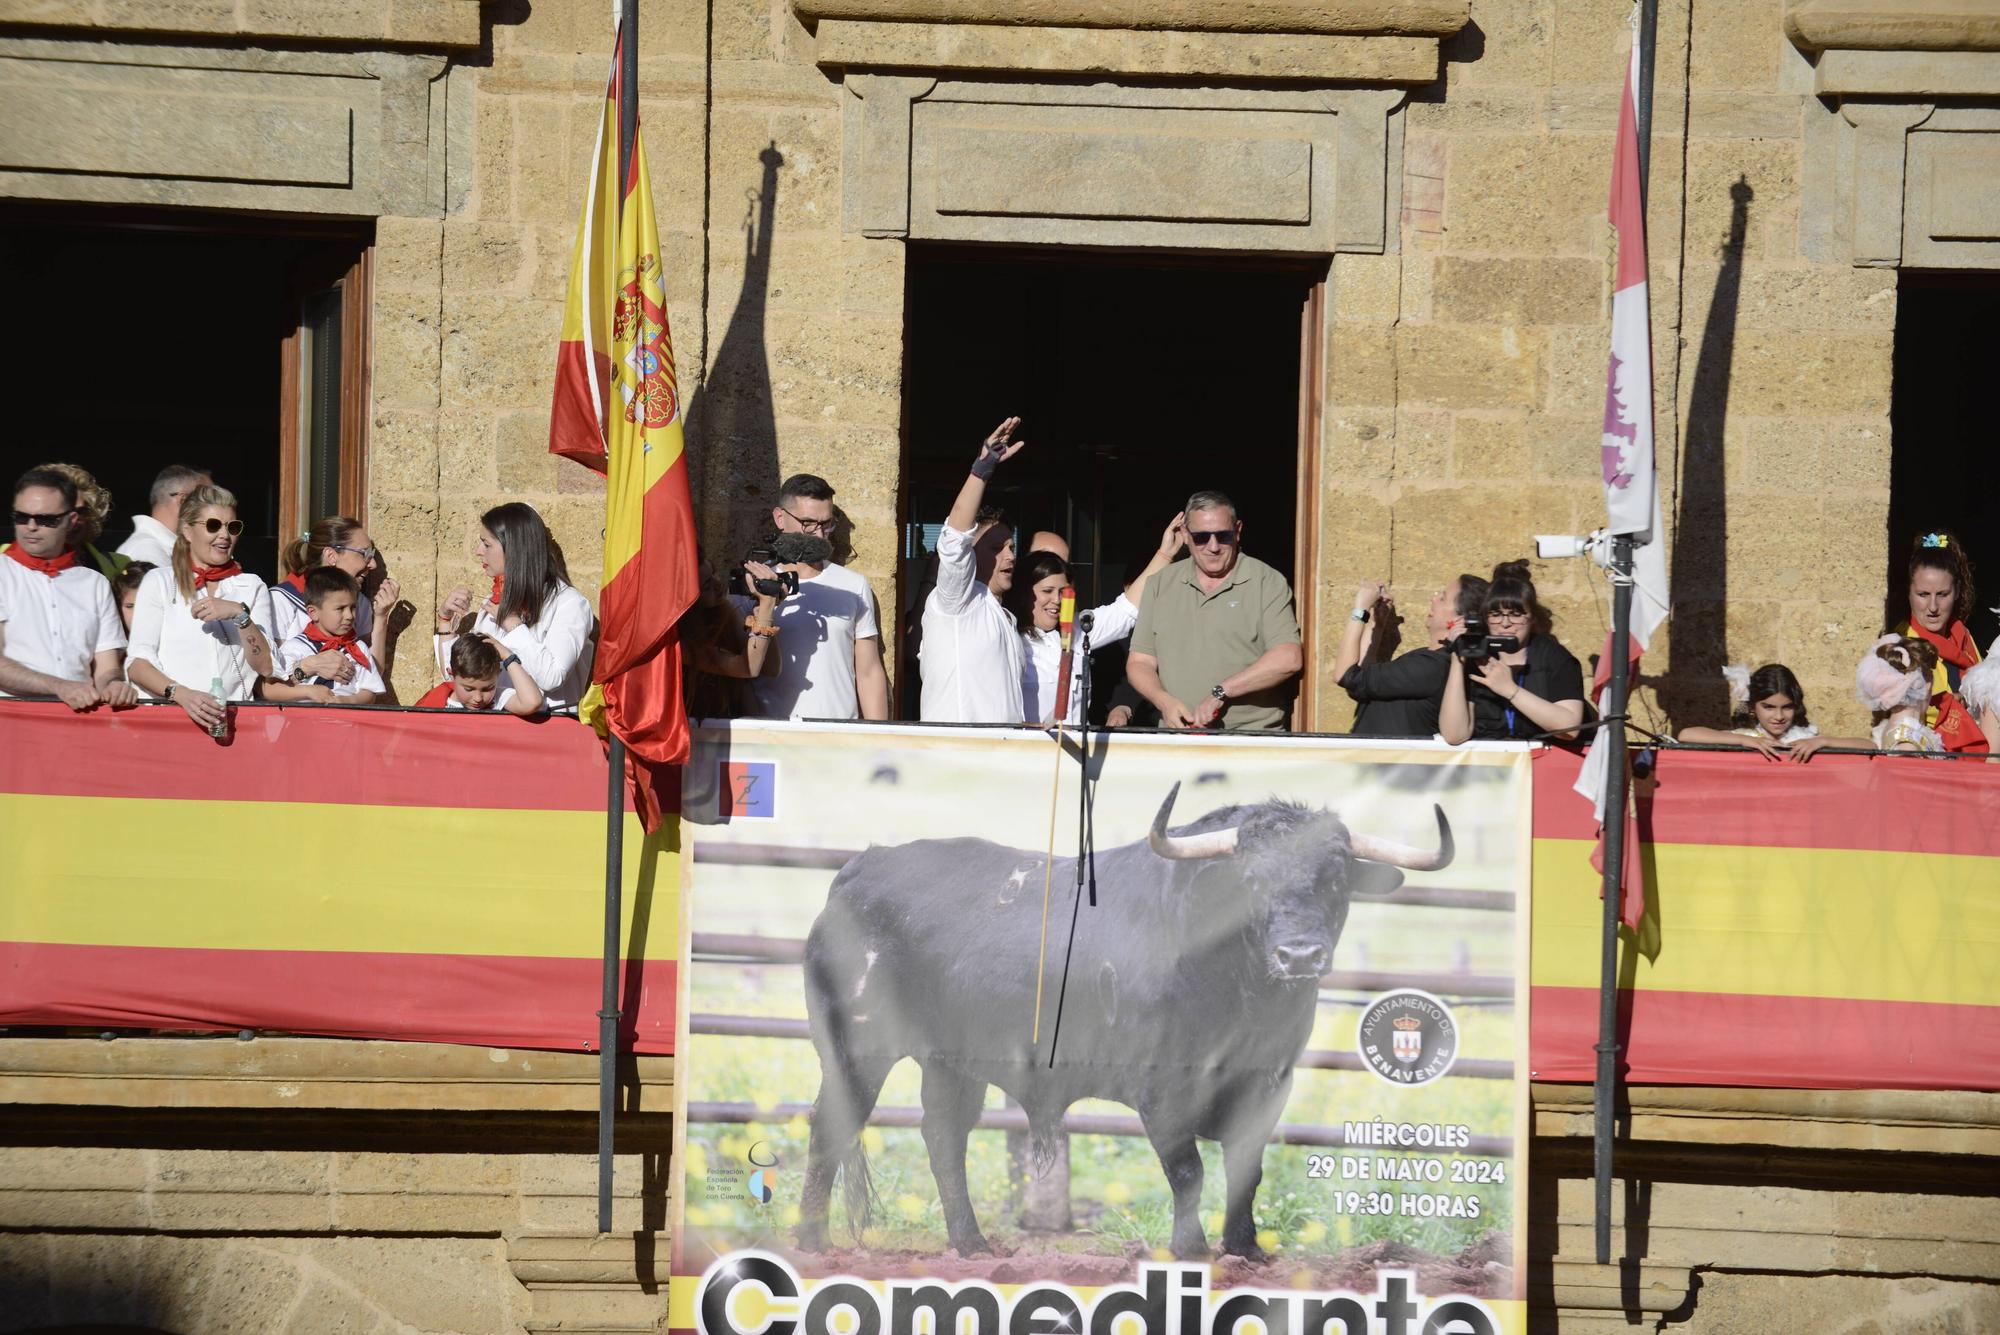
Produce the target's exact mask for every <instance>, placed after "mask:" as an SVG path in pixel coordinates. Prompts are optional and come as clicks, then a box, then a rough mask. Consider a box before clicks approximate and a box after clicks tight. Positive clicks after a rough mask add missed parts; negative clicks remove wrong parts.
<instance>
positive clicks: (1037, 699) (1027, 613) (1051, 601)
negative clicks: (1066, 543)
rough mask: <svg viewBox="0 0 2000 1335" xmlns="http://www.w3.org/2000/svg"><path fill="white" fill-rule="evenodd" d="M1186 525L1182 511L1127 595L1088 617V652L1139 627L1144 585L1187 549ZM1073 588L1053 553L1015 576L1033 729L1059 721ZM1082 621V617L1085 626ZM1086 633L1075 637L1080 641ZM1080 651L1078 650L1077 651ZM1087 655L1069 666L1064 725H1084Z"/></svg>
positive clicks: (1033, 558)
mask: <svg viewBox="0 0 2000 1335" xmlns="http://www.w3.org/2000/svg"><path fill="white" fill-rule="evenodd" d="M1186 525H1187V520H1186V518H1185V516H1183V515H1182V514H1180V513H1179V512H1178V511H1176V512H1175V514H1174V517H1173V520H1172V521H1171V522H1170V523H1169V524H1168V525H1167V527H1166V530H1165V531H1164V532H1162V533H1161V534H1160V547H1159V550H1158V551H1156V552H1154V553H1153V559H1152V560H1151V561H1149V562H1147V563H1146V568H1145V569H1144V570H1141V571H1140V572H1139V574H1138V577H1137V578H1135V579H1134V580H1133V581H1132V582H1131V583H1130V584H1128V585H1126V586H1125V591H1124V592H1123V593H1121V594H1119V595H1118V596H1117V597H1116V598H1114V599H1112V600H1111V601H1110V602H1108V603H1106V604H1105V605H1104V606H1102V607H1100V608H1097V609H1095V610H1094V611H1092V612H1091V614H1090V622H1091V624H1090V647H1091V649H1092V650H1093V651H1095V650H1097V649H1101V648H1103V647H1104V646H1105V645H1107V644H1115V643H1117V642H1118V641H1119V640H1122V639H1124V638H1125V637H1126V636H1128V635H1130V634H1131V633H1132V627H1134V626H1136V625H1138V624H1139V602H1140V600H1141V599H1142V598H1144V597H1145V596H1146V581H1147V580H1149V579H1151V578H1152V577H1153V576H1154V575H1157V574H1158V573H1159V572H1160V571H1162V570H1164V569H1166V566H1167V563H1168V562H1169V561H1171V560H1173V559H1174V557H1175V556H1176V555H1178V554H1179V552H1180V550H1181V548H1182V546H1184V545H1185V544H1186V541H1187V539H1186V537H1185V536H1184V534H1183V530H1184V529H1185V528H1186ZM1068 583H1069V567H1068V565H1066V564H1064V562H1063V559H1062V558H1061V557H1059V556H1057V555H1056V554H1055V553H1054V552H1030V553H1028V556H1027V559H1026V560H1024V561H1022V562H1021V564H1020V566H1019V567H1018V568H1017V569H1016V570H1015V573H1014V588H1013V590H1011V591H1010V593H1011V595H1012V596H1011V597H1010V599H1009V607H1010V610H1012V611H1013V613H1014V618H1015V620H1016V621H1017V622H1018V623H1019V624H1020V627H1021V705H1022V716H1023V717H1024V718H1026V719H1027V720H1028V722H1029V723H1031V724H1042V725H1048V724H1051V723H1054V722H1055V714H1056V686H1057V679H1058V678H1059V677H1060V676H1061V675H1062V632H1061V626H1060V615H1061V611H1062V590H1063V586H1064V585H1065V584H1068ZM1081 619H1082V618H1081V617H1079V618H1078V620H1079V621H1081ZM1082 633H1083V632H1082V631H1081V630H1080V629H1079V630H1078V631H1077V632H1076V638H1077V639H1078V640H1079V641H1080V640H1081V637H1082ZM1079 647H1080V646H1079ZM1082 677H1083V656H1082V654H1080V653H1079V654H1077V655H1075V656H1074V657H1073V659H1072V660H1071V663H1070V684H1069V711H1068V715H1067V717H1066V718H1065V719H1064V722H1065V723H1066V724H1068V725H1070V726H1075V725H1077V724H1080V723H1082V722H1083V712H1082V710H1083V691H1082V688H1081V687H1080V685H1079V684H1078V683H1079V682H1080V681H1081V680H1082Z"/></svg>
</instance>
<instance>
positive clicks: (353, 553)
mask: <svg viewBox="0 0 2000 1335" xmlns="http://www.w3.org/2000/svg"><path fill="white" fill-rule="evenodd" d="M281 559H282V560H283V561H284V565H285V577H284V578H283V579H281V580H279V581H278V582H277V583H276V584H273V585H272V586H271V615H272V617H273V618H275V620H276V622H277V625H276V627H275V633H274V635H273V637H272V640H273V643H276V644H284V643H286V642H287V641H289V640H290V639H291V638H292V637H293V636H294V635H297V634H298V633H299V632H300V631H302V630H304V629H305V624H306V621H307V617H306V576H307V575H310V574H311V573H312V572H313V570H314V568H315V567H318V566H334V567H336V568H337V569H340V570H344V571H346V572H347V573H348V574H350V575H352V576H354V578H355V581H356V582H357V583H359V584H360V585H361V587H362V592H363V595H364V596H363V597H362V599H361V604H360V606H358V607H357V608H355V616H354V633H355V634H356V635H358V636H360V637H361V638H362V639H363V640H364V641H366V642H367V645H368V655H369V657H371V658H373V659H374V660H375V665H376V667H377V669H378V670H380V672H381V673H382V676H383V679H384V680H387V679H388V676H389V613H390V611H391V610H392V609H393V608H394V607H395V606H396V599H397V598H398V597H400V596H401V594H402V589H401V588H400V587H399V586H398V585H397V583H396V581H395V580H394V579H391V578H390V577H389V576H387V575H384V576H382V578H381V581H380V582H379V583H378V584H377V585H376V586H375V591H374V592H373V593H368V592H367V589H368V581H369V580H370V579H371V578H373V577H374V575H375V572H376V571H378V570H380V569H381V568H382V554H381V553H380V552H378V551H376V550H375V542H374V540H373V539H372V538H370V537H369V536H368V530H367V529H365V528H363V527H362V526H361V521H360V520H358V519H349V518H348V517H347V516H345V515H328V516H327V517H326V518H324V519H320V520H317V521H315V522H314V524H313V526H312V528H311V529H310V530H308V531H307V532H306V533H305V535H304V536H303V537H300V538H298V539H297V540H296V541H293V542H289V543H287V544H285V550H284V554H283V556H282V558H281ZM284 666H285V667H286V668H303V669H304V670H305V673H306V675H307V676H309V677H332V678H334V679H335V680H338V681H351V680H352V679H353V677H354V660H353V659H352V658H350V657H348V656H347V655H346V654H344V653H342V652H341V651H340V650H338V649H329V650H328V651H326V652H325V653H322V654H314V655H312V656H311V657H309V658H302V659H300V660H299V661H298V662H296V663H287V664H284Z"/></svg>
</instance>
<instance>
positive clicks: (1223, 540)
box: [1187, 528, 1236, 547]
mask: <svg viewBox="0 0 2000 1335" xmlns="http://www.w3.org/2000/svg"><path fill="white" fill-rule="evenodd" d="M1187 540H1188V545H1189V546H1191V547H1206V546H1208V545H1209V544H1210V543H1212V542H1213V543H1220V544H1221V545H1222V546H1224V547H1233V546H1235V545H1236V530H1235V529H1233V528H1215V529H1192V528H1191V529H1189V530H1188V535H1187Z"/></svg>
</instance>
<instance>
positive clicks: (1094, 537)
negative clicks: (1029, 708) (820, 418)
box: [897, 246, 1325, 719]
mask: <svg viewBox="0 0 2000 1335" xmlns="http://www.w3.org/2000/svg"><path fill="white" fill-rule="evenodd" d="M1324 276H1325V265H1324V264H1323V263H1321V264H1319V265H1317V266H1312V265H1306V264H1298V265H1283V264H1280V263H1275V262H1272V261H1255V260H1232V259H1228V258H1220V259H1219V258H1215V257H1201V258H1191V257H1190V258H1184V257H1178V256H1135V255H1123V254H1097V253H1090V252H1080V251H1041V250H1024V249H993V248H978V247H952V246H912V247H911V248H910V257H909V270H908V279H907V284H908V286H907V291H908V308H907V315H906V320H905V340H904V347H905V348H906V349H907V351H906V353H905V373H904V399H903V416H904V437H903V438H904V465H903V482H904V497H903V508H902V513H903V516H904V520H905V523H904V537H903V543H902V570H901V580H900V582H899V588H900V590H901V601H902V607H901V609H900V610H901V612H902V616H903V624H904V625H905V626H906V627H907V626H909V625H910V624H911V622H912V620H913V619H914V617H915V615H916V612H917V608H916V606H915V600H916V597H917V594H918V590H919V588H920V587H921V584H922V579H923V567H924V563H925V559H926V557H927V556H928V555H929V554H930V552H931V551H933V550H934V549H935V547H936V542H937V533H938V529H939V528H940V527H941V525H942V523H943V520H944V517H945V514H946V513H947V512H948V511H949V510H950V508H951V502H952V499H953V497H954V496H956V495H957V493H958V489H959V486H960V485H961V484H962V483H963V482H964V480H965V473H966V467H967V465H968V464H969V463H970V462H971V460H972V457H973V454H974V452H975V451H976V450H977V449H978V445H979V442H980V441H981V440H982V439H984V438H985V436H986V433H987V432H989V431H991V430H992V429H993V425H994V424H995V423H996V422H998V421H1000V420H1001V419H1002V418H1005V417H1007V416H1010V415H1014V414H1018V415H1019V416H1020V418H1021V428H1020V431H1019V433H1018V434H1019V436H1020V437H1021V438H1022V439H1025V440H1026V441H1027V442H1028V448H1027V449H1026V450H1024V451H1023V452H1022V453H1021V454H1020V455H1019V456H1017V457H1016V458H1015V459H1014V460H1013V461H1012V462H1011V463H1009V464H1008V465H1007V467H1006V468H1005V469H1004V470H1003V471H1002V472H1001V473H1000V474H999V476H998V477H996V478H995V479H994V485H993V486H992V487H991V488H990V489H989V491H988V498H989V503H991V504H996V505H999V506H1001V507H1002V508H1003V509H1004V510H1005V511H1006V513H1007V518H1008V520H1009V522H1011V523H1012V524H1013V525H1014V527H1015V530H1016V532H1017V533H1018V534H1019V535H1020V536H1019V540H1020V543H1021V545H1022V546H1023V548H1025V546H1026V544H1027V540H1028V537H1029V535H1031V534H1032V533H1034V532H1035V531H1036V530H1038V529H1049V530H1053V531H1054V532H1057V533H1061V534H1063V535H1064V536H1065V537H1067V538H1068V540H1069V543H1070V549H1071V558H1072V559H1071V568H1072V579H1073V581H1074V583H1075V585H1076V589H1077V605H1078V607H1079V608H1084V607H1094V606H1098V605H1101V604H1103V603H1105V602H1109V601H1110V600H1111V599H1113V598H1115V597H1117V595H1118V591H1119V589H1121V588H1122V587H1123V586H1124V584H1125V582H1126V581H1127V580H1128V579H1130V578H1131V577H1132V576H1133V575H1134V574H1136V573H1137V572H1138V571H1139V570H1140V569H1141V568H1143V567H1144V565H1145V564H1146V562H1147V560H1148V559H1149V558H1150V557H1151V554H1152V552H1153V550H1154V548H1155V547H1156V546H1157V544H1158V542H1159V538H1160V530H1161V529H1162V528H1163V527H1164V526H1165V524H1166V523H1167V521H1168V520H1169V519H1171V518H1172V517H1173V515H1174V512H1175V511H1176V510H1177V509H1178V508H1179V507H1180V505H1181V504H1182V503H1183V502H1184V501H1185V500H1186V499H1187V497H1188V494H1189V493H1190V492H1193V491H1195V490H1197V489H1199V488H1202V487H1219V488H1221V489H1222V490H1223V491H1226V492H1228V493H1229V494H1230V496H1231V497H1232V498H1233V499H1234V500H1235V501H1236V504H1237V508H1238V511H1239V513H1240V514H1241V516H1242V519H1243V529H1244V550H1245V551H1247V552H1248V553H1250V554H1251V555H1253V556H1256V557H1258V558H1259V559H1260V560H1263V561H1266V562H1268V563H1269V564H1270V565H1272V566H1274V567H1276V568H1277V569H1278V570H1279V571H1281V572H1282V573H1283V574H1284V575H1285V577H1286V578H1287V579H1289V580H1291V581H1292V583H1293V588H1294V589H1295V590H1296V589H1297V587H1298V579H1297V573H1296V572H1297V570H1298V568H1299V567H1300V566H1301V564H1302V553H1303V554H1305V557H1304V559H1305V560H1306V561H1309V560H1310V555H1309V547H1310V528H1311V525H1310V523H1308V524H1307V525H1305V529H1306V530H1307V531H1306V532H1305V533H1304V534H1302V532H1301V525H1300V523H1299V515H1300V512H1301V505H1300V490H1301V478H1302V476H1304V474H1303V473H1302V469H1301V462H1302V457H1303V458H1304V459H1306V460H1308V461H1309V459H1310V457H1311V452H1310V451H1306V452H1304V453H1303V455H1302V451H1301V448H1300V440H1301V436H1302V433H1303V434H1304V436H1305V438H1306V439H1308V440H1311V439H1316V436H1317V425H1316V422H1313V421H1309V420H1308V419H1310V418H1311V417H1312V414H1311V413H1309V412H1306V411H1303V410H1302V407H1301V397H1300V396H1301V385H1300V379H1301V376H1300V367H1301V365H1302V361H1303V358H1302V350H1303V349H1304V348H1305V346H1306V343H1307V341H1308V335H1307V332H1306V331H1308V330H1309V329H1310V328H1312V327H1314V325H1315V321H1316V315H1317V311H1318V305H1317V291H1318V285H1319V284H1320V282H1321V280H1322V279H1323V278H1324ZM1309 312H1310V313H1311V316H1312V318H1308V313H1309ZM1312 351H1313V356H1312V364H1315V365H1316V364H1317V351H1316V348H1314V349H1313V350H1312ZM1308 485H1309V484H1308ZM1306 499H1307V501H1308V502H1309V506H1308V507H1307V508H1306V513H1308V514H1310V513H1312V507H1316V504H1317V501H1316V498H1314V497H1312V496H1311V495H1310V494H1308V496H1307V498H1306ZM1302 538H1303V539H1304V540H1303V541H1302ZM1306 568H1307V570H1308V575H1307V578H1308V581H1309V582H1310V577H1311V576H1310V567H1309V565H1308V566H1307V567H1306ZM1300 610H1301V617H1302V620H1303V619H1304V615H1305V608H1304V607H1303V606H1302V607H1301V609H1300ZM907 640H908V637H907V636H905V642H906V643H907ZM1307 661H1308V663H1310V662H1311V657H1310V654H1308V659H1307ZM900 667H901V670H900V672H899V673H898V675H897V690H898V693H899V695H900V696H901V710H902V716H903V717H906V718H914V717H915V716H916V709H917V694H918V689H919V681H918V677H917V665H916V663H915V662H914V661H912V660H910V659H909V658H908V657H907V656H906V657H905V661H903V662H902V664H901V665H900ZM1123 675H1124V651H1123V647H1122V646H1114V647H1111V648H1109V649H1108V650H1107V651H1106V652H1105V653H1103V654H1101V655H1100V656H1099V657H1098V659H1097V673H1096V680H1097V683H1098V689H1096V690H1095V691H1094V692H1093V706H1094V707H1093V709H1092V713H1093V714H1094V715H1096V716H1097V718H1099V719H1101V718H1102V717H1103V714H1104V711H1105V710H1106V709H1108V707H1109V700H1110V689H1109V688H1110V686H1111V685H1115V684H1116V682H1117V681H1118V680H1119V679H1120V678H1121V677H1122V676H1123ZM1308 675H1310V674H1308Z"/></svg>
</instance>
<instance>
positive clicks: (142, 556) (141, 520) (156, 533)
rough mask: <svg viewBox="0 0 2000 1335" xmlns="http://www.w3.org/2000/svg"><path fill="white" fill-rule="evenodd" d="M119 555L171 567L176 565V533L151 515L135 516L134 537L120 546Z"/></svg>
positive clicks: (133, 522)
mask: <svg viewBox="0 0 2000 1335" xmlns="http://www.w3.org/2000/svg"><path fill="white" fill-rule="evenodd" d="M118 554H119V555H120V556H129V557H131V558H132V559H133V560H134V561H151V562H152V563H153V564H154V565H156V566H162V567H165V566H170V565H172V564H173V563H174V531H173V530H172V529H170V528H168V527H167V526H166V525H165V524H162V523H161V522H160V521H159V520H157V519H155V518H153V517H152V516H151V515H133V516H132V536H131V537H129V538H127V539H125V541H123V542H121V543H119V544H118Z"/></svg>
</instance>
